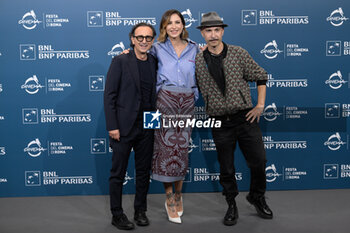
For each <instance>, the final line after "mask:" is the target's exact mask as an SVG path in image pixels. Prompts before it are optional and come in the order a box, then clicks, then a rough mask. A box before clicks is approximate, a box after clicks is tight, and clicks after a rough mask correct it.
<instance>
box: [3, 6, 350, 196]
mask: <svg viewBox="0 0 350 233" xmlns="http://www.w3.org/2000/svg"><path fill="white" fill-rule="evenodd" d="M172 8H175V9H178V10H179V11H180V12H182V14H183V16H184V18H185V20H186V28H187V30H188V31H189V34H190V38H191V39H192V40H194V41H196V42H197V43H198V44H199V45H200V46H202V45H204V44H205V41H204V40H203V38H202V37H201V35H200V32H199V30H198V29H196V26H198V25H199V24H200V21H201V16H202V14H203V13H205V12H208V11H217V12H218V13H219V15H220V16H222V17H223V19H224V22H225V23H226V24H228V25H229V27H227V28H225V35H224V41H225V42H226V43H229V44H234V45H239V46H241V47H243V48H245V49H246V50H248V52H249V53H250V54H251V56H252V57H253V58H254V59H255V60H256V61H257V63H258V64H259V65H261V66H262V67H264V68H265V69H266V70H267V72H268V76H269V81H268V83H267V99H266V105H265V111H264V114H263V116H262V117H261V121H260V123H261V127H262V130H263V140H264V143H265V148H266V151H267V159H268V162H267V166H266V175H267V187H268V190H290V189H327V188H350V153H349V152H350V150H349V134H350V133H349V132H350V130H349V116H350V64H349V60H350V20H349V18H350V2H349V1H347V0H342V1H341V0H327V1H322V4H320V1H319V0H309V1H302V0H295V1H278V0H267V1H259V0H246V1H226V0H216V1H215V3H214V2H213V1H210V0H196V1H184V0H178V1H172V2H171V1H169V2H167V1H160V0H157V1H141V0H132V1H122V0H117V1H116V0H98V1H97V0H74V1H71V0H59V1H58V0H56V1H43V0H41V1H39V0H32V1H27V0H18V1H9V0H2V1H1V3H0V12H1V14H0V28H1V36H0V67H1V68H0V130H1V134H0V196H1V197H11V196H41V195H84V194H107V193H108V176H109V170H110V167H111V155H112V152H111V149H110V148H109V146H108V145H109V139H108V134H107V132H106V130H105V120H104V112H103V91H104V85H105V82H106V73H107V70H108V67H109V64H110V62H111V59H112V57H114V56H117V55H118V54H120V52H121V51H122V50H124V49H126V48H128V47H129V38H128V33H129V31H130V30H131V28H132V26H133V25H135V24H137V23H139V22H147V23H150V24H152V25H153V26H154V27H155V28H156V29H157V32H159V23H160V19H161V16H162V14H163V13H164V12H165V11H166V10H168V9H172ZM251 91H252V96H253V99H254V101H256V97H257V95H256V91H257V90H256V84H255V83H252V84H251ZM195 110H196V118H197V119H205V118H206V117H207V116H206V115H205V109H204V107H203V100H202V99H200V100H199V101H198V102H197V103H196V109H195ZM215 150H216V149H215V144H214V142H213V139H212V136H211V132H210V130H209V129H207V128H194V130H193V134H192V137H191V144H190V148H189V152H190V153H189V160H190V163H189V168H188V174H187V176H186V179H185V184H184V191H185V192H211V191H221V187H220V184H219V166H218V162H217V157H216V151H215ZM235 156H236V157H235V164H236V179H237V180H238V184H239V188H240V190H248V189H249V180H250V177H249V170H248V168H247V166H246V164H245V161H244V158H243V156H242V154H241V152H240V151H239V150H238V149H236V154H235ZM134 184H135V171H134V158H133V156H131V158H130V161H129V167H128V170H127V175H126V178H125V183H124V192H125V193H134V192H135V188H134V186H135V185H134ZM160 192H163V186H162V184H161V183H160V182H157V181H151V186H150V193H160Z"/></svg>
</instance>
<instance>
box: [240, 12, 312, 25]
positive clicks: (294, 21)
mask: <svg viewBox="0 0 350 233" xmlns="http://www.w3.org/2000/svg"><path fill="white" fill-rule="evenodd" d="M306 24H309V16H277V15H275V14H274V12H273V11H272V10H259V11H258V10H256V9H254V10H242V11H241V25H242V26H256V25H306Z"/></svg>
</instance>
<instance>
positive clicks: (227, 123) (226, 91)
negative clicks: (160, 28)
mask: <svg viewBox="0 0 350 233" xmlns="http://www.w3.org/2000/svg"><path fill="white" fill-rule="evenodd" d="M225 27H227V25H226V24H224V23H223V20H222V19H221V17H220V16H219V15H218V14H217V13H216V12H209V13H206V14H204V15H203V16H202V20H201V25H200V26H199V27H197V28H198V29H200V30H201V34H202V36H203V38H204V39H205V41H206V42H207V45H208V47H207V48H206V49H205V50H204V51H202V52H200V53H198V54H197V56H196V78H197V84H198V87H199V89H200V91H201V93H202V96H203V99H204V102H205V106H206V112H207V114H208V115H209V116H210V117H215V119H216V120H221V122H222V124H221V128H212V135H213V139H214V142H215V145H216V150H217V153H218V161H219V164H220V184H221V185H222V186H223V195H225V197H226V201H227V203H228V210H227V212H226V215H225V217H224V224H225V225H229V226H230V225H234V224H236V222H237V219H238V210H237V206H236V202H235V197H236V196H237V195H238V188H237V182H236V178H235V167H234V150H235V147H236V142H238V144H239V147H240V149H241V151H242V153H243V155H244V157H245V159H246V161H247V164H248V167H249V168H250V175H251V182H250V190H249V194H248V196H247V200H248V202H249V203H250V204H252V205H254V207H255V209H256V211H257V213H258V215H259V216H260V217H262V218H265V219H271V218H272V217H273V214H272V211H271V210H270V208H269V207H268V205H267V204H266V201H265V196H264V195H265V190H266V174H265V166H266V155H265V149H264V144H263V141H262V134H261V130H260V127H259V125H258V122H259V118H260V115H261V114H262V112H263V110H264V105H265V96H266V82H267V73H266V71H265V70H264V69H263V68H261V67H260V66H259V65H258V64H257V63H256V62H255V61H254V60H253V59H252V58H251V56H250V55H249V54H248V52H247V51H246V50H244V49H243V48H241V47H239V46H234V45H228V44H225V43H224V42H223V41H222V36H223V35H224V28H225ZM248 82H256V83H257V90H258V101H257V105H256V106H255V107H253V104H252V100H251V96H250V88H249V85H248Z"/></svg>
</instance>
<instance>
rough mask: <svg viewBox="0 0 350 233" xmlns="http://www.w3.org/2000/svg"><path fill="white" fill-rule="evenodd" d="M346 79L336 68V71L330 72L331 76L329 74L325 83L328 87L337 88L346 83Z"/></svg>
mask: <svg viewBox="0 0 350 233" xmlns="http://www.w3.org/2000/svg"><path fill="white" fill-rule="evenodd" d="M349 81H350V74H349ZM347 82H348V81H346V80H344V79H343V75H342V73H341V72H340V70H338V71H337V72H335V73H333V74H331V76H329V78H328V79H327V80H326V81H325V84H327V85H329V87H330V88H332V89H335V90H336V89H339V88H341V87H342V86H343V84H345V83H347ZM348 84H349V88H350V82H349V83H348Z"/></svg>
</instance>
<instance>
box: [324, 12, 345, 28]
mask: <svg viewBox="0 0 350 233" xmlns="http://www.w3.org/2000/svg"><path fill="white" fill-rule="evenodd" d="M347 20H349V18H347V17H345V15H344V11H343V9H342V8H341V7H339V8H338V9H335V10H334V11H332V12H331V14H330V16H328V17H327V22H330V23H331V24H332V25H333V26H335V27H339V26H341V25H343V23H344V22H345V21H347Z"/></svg>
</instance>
